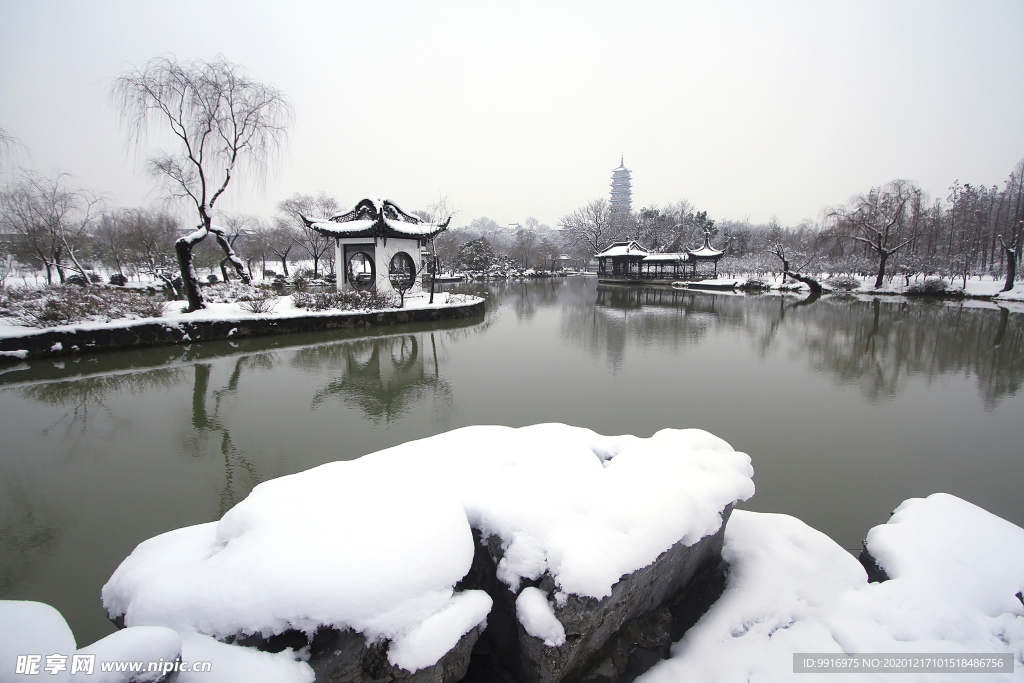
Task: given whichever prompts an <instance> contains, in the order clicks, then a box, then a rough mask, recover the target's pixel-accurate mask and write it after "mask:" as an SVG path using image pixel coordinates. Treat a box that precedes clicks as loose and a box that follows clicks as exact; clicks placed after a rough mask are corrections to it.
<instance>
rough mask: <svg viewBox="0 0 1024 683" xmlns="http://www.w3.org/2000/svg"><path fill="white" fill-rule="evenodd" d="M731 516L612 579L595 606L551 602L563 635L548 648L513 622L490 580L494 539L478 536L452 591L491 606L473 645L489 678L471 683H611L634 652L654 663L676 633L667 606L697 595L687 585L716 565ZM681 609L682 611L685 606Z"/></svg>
mask: <svg viewBox="0 0 1024 683" xmlns="http://www.w3.org/2000/svg"><path fill="white" fill-rule="evenodd" d="M731 511H732V508H731V507H729V508H727V509H726V510H725V511H724V513H723V524H722V526H721V528H719V530H718V532H717V533H715V534H712V535H711V536H706V537H704V538H703V539H701V540H700V541H699V542H697V543H696V544H694V545H692V546H685V545H683V544H682V543H681V542H680V543H676V544H675V545H673V546H672V547H671V548H669V549H668V550H666V551H665V552H664V553H662V554H661V555H660V556H659V557H658V558H657V559H656V560H655V561H654V562H652V563H651V564H649V565H647V566H646V567H643V568H641V569H638V570H637V571H635V572H632V573H631V574H626V575H624V576H623V577H622V578H621V579H619V581H618V582H617V583H616V584H615V585H614V586H612V594H611V595H610V596H608V597H605V598H603V599H601V600H596V599H594V598H586V597H579V596H575V595H570V596H568V599H567V600H566V601H565V604H564V605H558V604H557V603H556V604H555V616H556V617H557V618H558V620H559V622H561V624H562V626H563V628H564V629H565V637H566V642H565V644H564V645H561V646H559V647H548V646H547V645H545V644H544V642H543V641H542V640H541V639H539V638H535V637H533V636H531V635H529V634H528V633H526V631H525V629H524V628H523V627H522V625H521V624H520V623H519V621H518V620H517V618H516V605H515V603H516V597H517V596H516V594H514V593H512V591H510V590H509V589H508V586H506V585H505V584H504V583H502V582H501V581H499V580H498V579H497V576H496V567H497V565H498V562H500V561H501V558H502V549H501V542H500V539H498V538H497V537H493V536H492V537H488V538H486V539H481V538H479V536H478V538H477V540H478V545H477V553H476V556H475V557H474V562H473V568H472V569H471V570H470V573H469V575H467V576H466V578H465V579H463V581H462V582H461V583H460V584H459V586H458V588H459V589H468V588H478V589H482V590H485V591H487V593H488V594H489V595H490V596H491V598H492V599H493V600H494V606H493V607H492V609H491V613H490V615H489V616H488V618H487V630H486V631H485V632H484V634H483V636H482V638H481V644H480V645H478V648H480V649H481V651H482V652H484V653H486V655H487V657H488V659H489V662H488V664H487V666H488V667H489V668H490V669H491V673H490V674H487V673H485V672H483V671H479V670H477V669H476V668H475V667H474V668H473V669H471V672H470V673H471V677H470V680H473V681H476V680H487V677H488V676H490V678H491V679H492V680H509V681H517V682H523V683H554V682H556V681H566V682H569V683H573V682H575V681H594V682H595V683H596V682H597V681H615V680H618V679H619V677H620V676H622V674H624V673H625V671H626V669H627V668H628V664H629V662H630V659H631V657H632V655H634V654H637V657H636V658H639V659H643V658H644V657H649V658H650V659H651V663H653V662H654V661H656V660H657V659H660V658H661V657H662V656H663V655H664V654H666V653H667V647H668V645H669V644H670V642H671V639H672V637H673V635H675V634H674V633H673V630H674V629H673V614H672V610H671V606H672V605H673V604H675V605H676V606H679V605H683V603H685V602H686V599H687V591H688V589H690V590H691V591H692V592H699V588H700V586H699V585H691V582H693V580H694V578H695V577H697V578H698V579H701V578H704V579H705V581H704V583H706V582H707V579H708V578H709V577H710V576H711V575H713V573H714V571H715V570H716V569H717V568H718V567H719V564H720V563H721V554H722V544H723V542H724V538H725V536H724V533H725V522H726V521H728V517H729V514H730V513H731ZM704 574H707V576H706V577H705V576H703V575H704ZM697 584H701V581H698V582H697ZM533 585H535V586H536V587H537V588H539V589H540V590H542V591H544V592H545V593H547V595H548V596H549V598H550V597H551V596H553V594H554V592H555V585H554V579H553V578H552V577H551V576H550V575H547V574H546V575H544V576H543V577H541V578H540V580H539V581H536V582H534V583H533ZM523 587H525V585H524V586H523ZM714 597H717V596H714ZM714 597H712V599H711V601H709V602H707V605H710V603H711V602H713V600H714ZM691 602H692V600H691ZM681 609H682V611H683V612H685V606H684V607H683V608H681ZM705 609H706V606H705ZM698 616H699V615H698ZM694 621H695V619H694ZM679 636H681V634H678V635H677V636H676V638H678V637H679ZM636 658H634V659H636ZM638 666H639V663H638ZM499 669H500V671H497V670H499Z"/></svg>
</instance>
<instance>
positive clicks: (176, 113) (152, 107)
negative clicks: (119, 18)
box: [110, 56, 291, 311]
mask: <svg viewBox="0 0 1024 683" xmlns="http://www.w3.org/2000/svg"><path fill="white" fill-rule="evenodd" d="M110 94H111V99H112V100H113V102H114V103H115V105H116V106H117V108H118V110H119V112H120V115H121V123H122V125H123V126H125V127H126V128H127V129H128V131H129V134H130V139H131V140H132V141H133V142H134V143H135V144H136V145H141V144H142V143H143V142H144V140H145V138H146V134H147V133H148V132H149V131H150V130H151V129H153V128H157V129H163V128H167V129H169V130H170V132H171V134H172V135H173V136H174V137H175V138H176V139H177V142H178V147H179V151H178V152H177V153H175V154H170V153H167V152H161V153H159V154H158V155H157V156H155V157H153V158H152V159H150V161H149V164H150V171H151V172H152V173H153V175H154V176H156V177H158V178H160V179H161V180H162V181H164V184H165V185H166V186H167V189H168V191H169V192H170V195H171V196H172V197H175V198H179V199H186V200H189V201H191V202H192V203H193V204H194V205H195V207H196V211H197V212H198V214H199V225H198V228H197V229H196V230H195V231H194V232H192V233H191V234H189V235H187V236H185V237H182V238H180V239H179V240H178V241H177V242H176V243H175V251H176V253H177V256H178V264H179V266H180V268H181V277H182V280H184V286H185V293H186V295H187V296H188V304H189V310H191V311H194V310H196V309H200V308H205V304H204V303H203V297H202V294H200V292H199V283H198V280H197V278H196V273H195V269H194V268H193V266H192V248H193V247H194V246H195V245H196V244H198V243H199V242H200V241H202V240H203V239H205V238H206V236H207V235H209V234H210V233H213V234H214V236H215V237H216V238H217V242H218V243H219V244H220V246H221V248H222V249H223V250H224V253H225V255H226V256H227V257H228V259H229V260H230V261H231V264H232V265H233V266H234V268H235V270H236V271H237V272H238V274H239V277H240V278H241V279H242V280H243V281H246V282H248V280H249V278H248V276H247V275H246V274H245V268H244V265H243V264H242V261H241V259H239V258H238V257H237V256H236V255H235V254H234V252H233V251H232V249H231V245H230V244H229V243H228V240H227V238H226V237H225V234H224V232H223V230H221V229H219V228H217V227H215V226H213V224H212V220H213V210H214V204H215V203H216V202H217V200H218V199H219V198H220V196H221V195H222V194H223V193H224V191H225V190H226V189H227V186H228V183H229V182H230V181H231V179H232V177H233V175H234V174H235V173H236V172H239V173H241V172H242V171H243V170H247V171H249V172H250V173H251V174H252V176H253V178H254V179H257V180H258V179H262V178H264V177H265V175H266V171H267V167H268V164H269V162H270V161H271V160H272V159H273V158H274V156H275V155H276V153H277V152H278V151H279V150H280V149H281V147H282V145H283V144H284V142H285V138H286V136H287V124H288V122H289V121H290V119H291V105H290V104H289V103H288V101H287V99H286V98H285V95H284V94H283V93H282V92H281V91H280V90H277V89H276V88H273V87H271V86H269V85H265V84H263V83H260V82H259V81H255V80H253V79H251V78H249V77H248V76H247V75H246V74H245V72H244V71H243V69H242V67H240V66H238V65H235V64H232V63H231V62H228V61H227V60H226V59H224V57H222V56H217V57H216V58H214V60H213V61H212V62H206V61H203V60H201V59H200V60H195V61H193V62H187V63H184V64H180V63H178V62H177V60H175V59H174V58H173V57H157V58H156V59H153V60H151V61H149V62H147V63H146V65H145V66H143V67H142V68H141V69H136V70H133V71H129V72H127V73H124V74H122V75H121V76H119V77H118V78H117V79H116V80H115V81H114V84H113V87H112V88H111V91H110Z"/></svg>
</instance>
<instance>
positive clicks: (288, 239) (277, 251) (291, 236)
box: [267, 218, 299, 277]
mask: <svg viewBox="0 0 1024 683" xmlns="http://www.w3.org/2000/svg"><path fill="white" fill-rule="evenodd" d="M298 243H299V236H298V235H297V234H296V232H295V229H294V228H293V227H292V226H291V224H289V223H288V221H286V220H284V219H283V218H277V219H275V221H274V227H273V229H272V230H271V231H270V237H269V241H268V242H267V247H268V248H269V249H270V251H272V252H273V253H274V256H276V257H277V258H279V259H281V269H282V270H283V271H284V276H285V277H288V252H290V251H291V250H292V249H293V248H294V247H295V245H296V244H298Z"/></svg>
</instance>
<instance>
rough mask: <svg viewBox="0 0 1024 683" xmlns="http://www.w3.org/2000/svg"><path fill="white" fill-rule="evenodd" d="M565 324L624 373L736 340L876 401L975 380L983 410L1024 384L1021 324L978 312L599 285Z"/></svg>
mask: <svg viewBox="0 0 1024 683" xmlns="http://www.w3.org/2000/svg"><path fill="white" fill-rule="evenodd" d="M591 301H592V303H590V304H589V305H588V303H587V302H586V301H582V300H580V299H579V298H572V297H570V298H568V299H567V300H566V301H565V303H566V304H571V306H572V307H571V308H570V309H569V310H567V311H566V313H565V315H564V317H563V325H562V333H563V335H564V336H565V338H566V339H567V340H569V341H570V342H572V343H573V344H574V345H575V346H577V347H580V348H583V349H586V350H588V351H589V352H590V353H592V354H595V355H604V357H605V359H606V361H607V364H608V366H609V368H610V369H611V370H612V371H613V372H618V370H619V369H620V367H621V365H622V362H623V358H624V357H625V354H626V350H627V349H628V348H630V347H636V348H650V347H651V346H652V345H656V346H661V347H665V349H666V350H668V351H672V352H677V351H679V350H681V349H683V348H687V347H693V346H697V345H700V344H702V343H705V341H706V337H707V335H708V334H709V332H710V331H712V330H714V331H715V332H716V333H717V334H721V333H728V332H729V331H734V332H736V333H738V334H740V335H741V336H742V337H746V338H748V339H749V340H750V342H751V343H752V344H753V346H754V348H755V349H756V350H757V352H758V354H759V355H760V356H761V357H762V358H765V357H766V356H767V355H768V354H769V353H770V352H774V351H782V350H785V352H786V353H789V354H791V355H795V356H797V357H801V358H803V359H804V360H805V361H806V363H807V364H808V367H809V369H811V370H812V371H814V372H818V373H826V374H829V375H831V376H832V377H833V378H834V379H836V380H837V381H839V382H840V383H842V384H851V385H857V386H858V387H859V388H860V390H861V391H862V392H863V394H864V395H865V396H866V397H867V398H868V399H869V400H872V401H878V400H885V399H889V398H892V397H893V396H896V395H898V394H899V393H900V392H901V391H902V389H903V387H904V386H905V384H906V380H907V379H909V378H911V377H915V376H923V377H926V378H935V377H938V376H942V375H948V374H952V373H956V374H966V375H969V376H973V377H975V378H976V379H977V385H978V389H979V391H980V392H981V395H982V397H983V400H984V402H985V405H986V406H988V407H993V406H995V405H996V404H997V403H998V402H999V401H1000V400H1001V399H1003V398H1005V397H1007V396H1012V395H1015V394H1017V393H1018V392H1019V391H1020V387H1021V381H1022V378H1024V324H1022V321H1024V316H1021V315H1010V312H1009V310H1008V309H1007V308H1005V307H995V306H982V305H979V304H977V303H972V302H967V303H949V302H924V303H921V302H912V301H906V300H903V299H891V300H889V299H885V300H883V299H880V298H872V299H869V300H861V299H858V298H856V297H824V298H820V299H819V298H818V297H811V298H797V297H793V296H775V295H771V296H743V295H733V294H721V293H708V292H695V291H687V290H674V289H669V288H655V287H646V288H645V287H622V286H615V285H608V286H605V285H598V286H597V288H596V294H595V295H594V298H593V299H592V300H591Z"/></svg>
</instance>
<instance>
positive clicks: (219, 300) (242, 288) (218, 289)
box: [203, 280, 254, 304]
mask: <svg viewBox="0 0 1024 683" xmlns="http://www.w3.org/2000/svg"><path fill="white" fill-rule="evenodd" d="M253 289H254V287H252V286H251V285H247V284H245V283H244V282H242V281H241V280H228V281H227V282H219V283H217V284H215V285H211V286H209V287H205V288H204V289H203V298H205V299H206V300H207V301H210V302H212V303H215V304H229V303H234V302H235V301H242V300H244V299H246V298H247V297H248V296H249V295H250V294H252V290H253Z"/></svg>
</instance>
